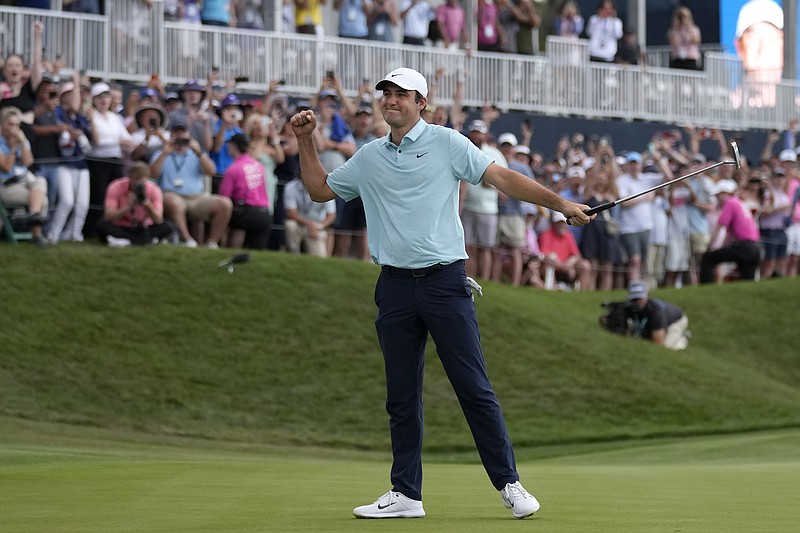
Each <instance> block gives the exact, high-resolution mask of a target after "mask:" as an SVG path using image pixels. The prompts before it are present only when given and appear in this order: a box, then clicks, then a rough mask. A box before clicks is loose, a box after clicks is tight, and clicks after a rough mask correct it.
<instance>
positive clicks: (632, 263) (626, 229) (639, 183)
mask: <svg viewBox="0 0 800 533" xmlns="http://www.w3.org/2000/svg"><path fill="white" fill-rule="evenodd" d="M656 159H657V160H658V163H659V165H661V167H662V171H663V172H665V173H669V174H668V175H669V176H672V173H671V172H670V171H669V168H667V167H666V166H665V165H664V164H663V162H662V160H661V158H660V156H658V155H657V156H656ZM626 161H627V163H626V165H625V167H626V168H625V171H626V173H625V174H623V175H621V176H620V177H619V178H617V190H618V191H619V194H620V196H621V197H623V198H624V197H626V196H630V195H632V194H636V193H639V192H641V191H644V190H646V189H649V188H651V187H653V186H655V185H658V184H660V183H661V182H662V181H665V173H656V172H647V173H644V172H642V171H641V164H642V155H641V154H640V153H639V152H629V153H628V155H627V156H626ZM653 198H654V195H653V193H650V194H645V195H644V196H640V197H639V198H635V199H633V200H630V201H628V202H624V203H622V204H620V217H619V225H620V242H621V243H622V249H623V251H624V252H625V254H626V256H627V258H628V264H627V269H628V276H629V279H630V280H634V279H640V277H641V276H642V271H643V269H642V266H643V265H642V258H646V257H647V255H646V254H647V249H648V244H649V241H650V230H651V229H652V227H653V213H652V209H653V206H652V203H653Z"/></svg>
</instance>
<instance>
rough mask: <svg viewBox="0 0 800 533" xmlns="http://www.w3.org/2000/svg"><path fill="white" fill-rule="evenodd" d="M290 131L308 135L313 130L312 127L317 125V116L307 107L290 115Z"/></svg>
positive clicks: (299, 134)
mask: <svg viewBox="0 0 800 533" xmlns="http://www.w3.org/2000/svg"><path fill="white" fill-rule="evenodd" d="M291 123H292V131H293V132H294V134H295V135H296V136H297V137H298V138H300V137H308V136H310V135H311V134H312V133H313V132H314V129H315V128H316V127H317V116H316V115H315V114H314V112H313V111H311V110H309V109H307V110H305V111H300V112H299V113H297V114H296V115H294V116H293V117H292V120H291Z"/></svg>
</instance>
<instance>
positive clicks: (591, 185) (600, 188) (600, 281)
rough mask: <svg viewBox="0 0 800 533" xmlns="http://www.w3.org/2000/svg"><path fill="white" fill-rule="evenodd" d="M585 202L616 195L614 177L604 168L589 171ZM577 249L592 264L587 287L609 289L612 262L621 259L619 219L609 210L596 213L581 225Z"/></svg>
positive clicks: (608, 199) (596, 202) (593, 203)
mask: <svg viewBox="0 0 800 533" xmlns="http://www.w3.org/2000/svg"><path fill="white" fill-rule="evenodd" d="M584 198H585V199H586V205H588V206H589V207H597V206H598V205H601V204H605V203H608V202H612V201H614V200H616V199H617V198H618V194H617V187H616V184H615V180H614V179H612V178H611V177H610V176H609V175H608V173H607V172H606V171H605V170H598V171H595V172H592V173H590V174H589V176H588V177H587V179H586V187H585V188H584ZM579 249H580V251H581V255H582V256H583V257H584V258H585V259H587V260H588V261H589V262H590V264H591V267H592V274H593V276H592V278H593V279H591V280H590V281H589V287H590V288H596V289H600V290H603V291H609V290H611V289H612V288H613V287H614V265H616V264H618V263H620V262H621V260H622V252H621V248H620V243H619V222H617V220H616V218H614V216H613V213H612V211H611V210H606V211H603V212H602V213H599V214H598V215H597V218H596V219H595V221H594V223H593V224H588V225H587V226H585V227H584V228H583V232H582V233H581V240H580V246H579Z"/></svg>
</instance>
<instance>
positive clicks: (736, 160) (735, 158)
mask: <svg viewBox="0 0 800 533" xmlns="http://www.w3.org/2000/svg"><path fill="white" fill-rule="evenodd" d="M731 154H733V164H734V165H736V170H739V169H740V168H742V160H741V159H740V158H739V145H738V144H736V141H732V142H731Z"/></svg>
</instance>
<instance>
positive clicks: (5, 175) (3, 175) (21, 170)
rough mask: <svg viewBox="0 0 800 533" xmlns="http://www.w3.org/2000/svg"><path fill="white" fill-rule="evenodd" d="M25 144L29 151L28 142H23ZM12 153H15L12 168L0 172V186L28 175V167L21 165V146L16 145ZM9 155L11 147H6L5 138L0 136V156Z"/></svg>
mask: <svg viewBox="0 0 800 533" xmlns="http://www.w3.org/2000/svg"><path fill="white" fill-rule="evenodd" d="M25 144H27V145H28V148H29V149H30V146H31V145H30V143H29V142H28V141H25ZM14 152H15V153H16V157H15V158H14V166H12V167H11V168H10V169H9V170H8V172H3V171H2V170H0V184H3V183H5V182H6V180H9V179H11V178H13V177H15V176H24V175H26V174H27V173H28V167H26V166H25V165H23V164H22V163H21V161H22V145H21V144H17V148H16V149H15V150H14ZM10 153H11V147H10V146H9V145H8V141H6V138H5V137H3V136H2V135H0V154H2V155H8V154H10Z"/></svg>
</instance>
